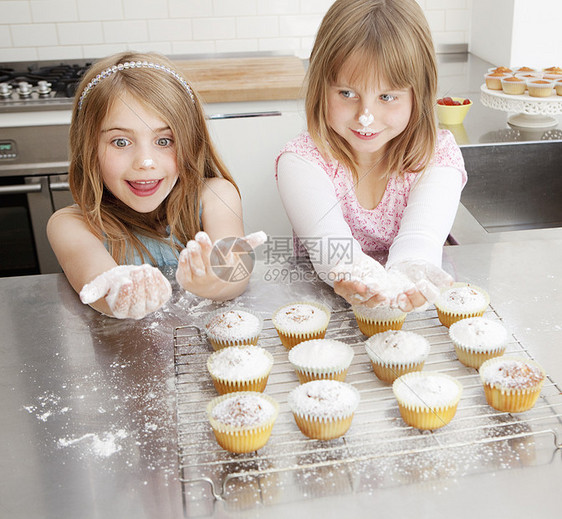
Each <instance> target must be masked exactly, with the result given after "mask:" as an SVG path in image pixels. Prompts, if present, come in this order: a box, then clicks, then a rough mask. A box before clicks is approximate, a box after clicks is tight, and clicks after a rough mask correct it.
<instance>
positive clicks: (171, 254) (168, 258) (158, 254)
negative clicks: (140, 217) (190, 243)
mask: <svg viewBox="0 0 562 519" xmlns="http://www.w3.org/2000/svg"><path fill="white" fill-rule="evenodd" d="M202 215H203V203H202V202H201V201H200V202H199V225H200V227H201V228H203V222H202ZM166 232H167V233H168V236H169V235H170V228H169V227H167V228H166ZM135 236H136V237H137V238H138V239H139V241H140V242H141V243H142V244H143V245H144V246H145V247H146V248H147V250H148V252H150V254H152V257H153V258H154V263H153V262H151V261H149V258H148V257H147V258H141V257H140V256H139V254H138V253H137V251H134V252H133V257H132V258H130V257H129V255H128V256H127V260H126V262H125V264H126V265H143V264H144V263H148V264H150V265H152V266H153V267H177V266H178V259H179V252H178V251H177V250H176V248H175V247H172V245H170V243H166V242H163V241H160V240H157V239H155V238H149V237H148V236H143V235H141V234H135ZM173 240H174V243H176V244H178V245H180V246H181V248H182V249H184V248H185V245H186V244H185V243H182V242H180V241H179V240H178V239H177V238H176V237H175V236H174V237H173ZM103 245H104V247H105V248H106V249H107V250H109V247H108V246H107V241H105V240H104V241H103Z"/></svg>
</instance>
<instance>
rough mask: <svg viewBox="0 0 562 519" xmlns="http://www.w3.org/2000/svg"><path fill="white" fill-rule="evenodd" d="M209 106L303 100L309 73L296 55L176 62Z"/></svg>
mask: <svg viewBox="0 0 562 519" xmlns="http://www.w3.org/2000/svg"><path fill="white" fill-rule="evenodd" d="M174 64H175V66H176V67H177V69H178V71H179V72H181V74H183V75H184V77H185V78H186V79H187V81H188V82H189V83H191V84H192V85H193V87H194V88H195V90H197V92H198V93H199V95H200V96H201V98H202V99H203V100H204V101H205V102H206V103H222V102H230V101H263V100H269V99H299V98H301V97H303V96H304V89H303V81H304V76H305V70H304V65H303V62H302V60H300V59H299V58H297V57H295V56H279V57H260V58H220V59H204V60H181V61H175V62H174Z"/></svg>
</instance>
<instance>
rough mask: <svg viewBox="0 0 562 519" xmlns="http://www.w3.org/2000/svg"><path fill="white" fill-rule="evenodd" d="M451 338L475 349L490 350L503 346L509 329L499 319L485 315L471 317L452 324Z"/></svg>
mask: <svg viewBox="0 0 562 519" xmlns="http://www.w3.org/2000/svg"><path fill="white" fill-rule="evenodd" d="M449 336H450V337H451V340H452V341H454V342H456V343H458V344H460V345H462V346H463V347H464V348H467V349H470V350H473V351H488V350H493V349H496V348H499V347H502V346H504V345H505V343H506V342H507V339H508V336H507V331H506V329H505V328H504V327H503V325H502V324H501V323H500V322H498V321H492V320H491V319H486V318H485V317H470V318H468V319H462V320H461V321H457V322H456V323H454V324H452V325H451V327H450V328H449Z"/></svg>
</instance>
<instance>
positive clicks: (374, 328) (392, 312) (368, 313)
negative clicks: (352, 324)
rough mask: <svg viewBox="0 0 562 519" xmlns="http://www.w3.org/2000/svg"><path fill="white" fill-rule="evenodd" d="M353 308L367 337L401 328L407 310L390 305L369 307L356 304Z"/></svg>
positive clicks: (358, 323) (360, 327) (356, 318)
mask: <svg viewBox="0 0 562 519" xmlns="http://www.w3.org/2000/svg"><path fill="white" fill-rule="evenodd" d="M351 309H352V310H353V313H354V314H355V320H356V321H357V325H358V326H359V329H360V330H361V332H362V333H363V334H364V335H367V337H370V336H371V335H374V334H375V333H381V332H385V331H386V330H400V328H402V325H403V324H404V320H405V319H406V313H405V312H403V311H402V310H400V309H399V308H390V307H389V306H375V307H374V308H369V307H368V306H365V305H354V306H352V307H351Z"/></svg>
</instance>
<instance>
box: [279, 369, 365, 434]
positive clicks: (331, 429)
mask: <svg viewBox="0 0 562 519" xmlns="http://www.w3.org/2000/svg"><path fill="white" fill-rule="evenodd" d="M288 403H289V407H290V408H291V411H292V413H293V417H294V418H295V422H296V424H297V426H298V427H299V429H300V430H301V432H302V433H303V434H304V435H305V436H308V437H309V438H313V439H316V440H333V439H335V438H339V437H340V436H343V435H344V434H345V433H346V432H347V431H348V429H349V427H350V426H351V422H352V420H353V415H354V413H355V410H356V409H357V406H358V405H359V392H358V391H357V390H356V389H355V388H354V387H353V386H352V385H351V384H346V383H345V382H338V381H337V380H313V381H312V382H307V383H306V384H301V385H300V386H297V387H296V388H295V389H293V390H292V391H291V392H290V393H289V397H288Z"/></svg>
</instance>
